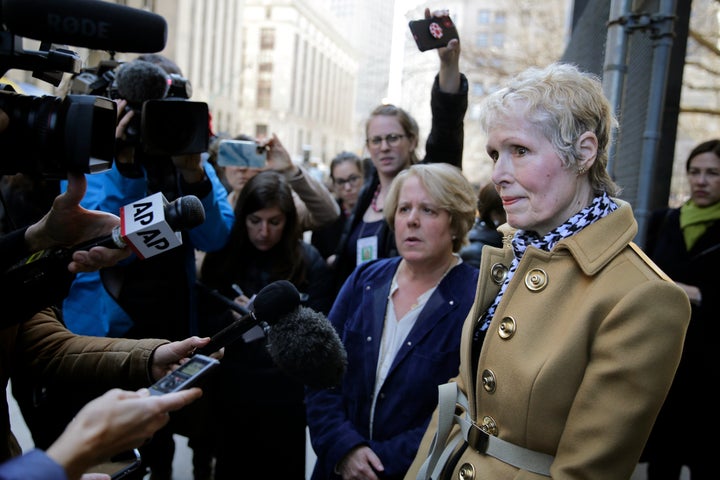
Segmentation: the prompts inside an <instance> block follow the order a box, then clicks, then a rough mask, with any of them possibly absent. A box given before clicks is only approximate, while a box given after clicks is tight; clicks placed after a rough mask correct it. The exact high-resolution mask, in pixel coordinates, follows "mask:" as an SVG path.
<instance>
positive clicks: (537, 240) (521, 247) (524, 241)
mask: <svg viewBox="0 0 720 480" xmlns="http://www.w3.org/2000/svg"><path fill="white" fill-rule="evenodd" d="M617 208H618V206H617V204H616V203H615V202H613V201H612V199H611V198H610V197H609V196H608V195H607V193H603V194H602V195H600V196H597V197H595V198H594V199H593V201H592V203H591V204H590V205H588V206H587V207H585V208H584V209H582V210H580V211H579V212H578V213H577V214H575V215H574V216H572V217H571V218H570V219H569V220H568V221H566V222H565V223H563V224H562V225H560V226H559V227H557V228H556V229H555V230H553V231H551V232H549V233H548V234H547V235H545V236H544V237H542V238H541V237H539V236H538V235H537V234H536V233H535V232H532V231H526V230H518V231H517V232H515V235H514V236H513V239H512V241H511V242H512V247H513V254H514V256H515V258H513V261H512V264H511V265H510V270H508V274H507V276H506V277H505V281H504V282H503V284H502V287H500V292H498V294H497V296H496V297H495V301H494V302H493V303H492V305H490V308H488V309H487V311H486V312H485V314H484V315H483V320H484V321H483V320H481V321H479V322H478V325H479V326H480V328H479V329H476V338H477V336H478V335H479V332H481V331H482V332H484V331H485V330H487V328H488V326H490V321H491V320H492V318H493V315H494V314H495V309H496V308H497V306H498V304H499V303H500V299H501V298H502V296H503V293H505V290H506V289H507V286H508V284H509V283H510V280H511V279H512V277H513V274H514V273H515V270H517V267H518V264H519V263H520V259H522V256H523V255H524V254H525V250H527V248H528V247H530V246H532V247H535V248H538V249H540V250H545V251H546V252H549V251H550V250H552V249H553V248H554V247H555V245H557V243H558V242H559V241H560V240H562V239H563V238H568V237H570V236H572V235H575V234H576V233H577V232H579V231H580V230H582V229H583V228H585V227H587V226H588V225H590V224H592V223H595V222H596V221H598V220H599V219H601V218H602V217H605V216H607V215H608V214H609V213H610V212H613V211H615V210H617Z"/></svg>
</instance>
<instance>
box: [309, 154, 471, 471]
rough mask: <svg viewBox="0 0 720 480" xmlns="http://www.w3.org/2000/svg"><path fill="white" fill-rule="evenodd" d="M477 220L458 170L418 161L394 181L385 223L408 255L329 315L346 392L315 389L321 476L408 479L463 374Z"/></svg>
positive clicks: (362, 271)
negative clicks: (466, 247) (441, 399)
mask: <svg viewBox="0 0 720 480" xmlns="http://www.w3.org/2000/svg"><path fill="white" fill-rule="evenodd" d="M474 219H475V191H474V190H473V187H472V185H471V184H470V183H469V182H468V181H467V179H466V178H465V177H464V176H463V174H462V173H461V171H460V170H459V169H458V168H457V167H454V166H451V165H448V164H445V163H435V164H417V165H413V166H411V167H409V168H407V169H405V170H403V171H402V172H400V173H399V174H398V176H397V177H396V178H395V180H394V181H393V183H392V185H391V186H390V190H389V192H388V195H387V197H386V199H385V220H386V221H387V223H388V225H389V226H390V228H391V230H392V231H393V232H394V236H395V238H394V239H395V243H396V245H397V247H398V250H399V252H400V255H399V256H396V257H391V258H383V259H377V260H371V261H368V262H364V263H362V264H361V265H359V266H358V267H357V268H356V269H355V271H354V272H353V273H352V274H351V275H350V277H348V279H347V280H346V281H345V283H344V284H343V286H342V288H341V289H340V293H339V295H338V297H337V298H336V300H335V303H334V304H333V307H332V309H331V310H330V313H329V316H328V319H329V320H330V322H331V323H332V325H333V326H334V327H335V329H336V330H337V332H338V334H339V336H340V338H341V340H342V342H343V345H344V346H345V349H346V351H347V359H348V363H347V370H346V373H345V376H344V377H343V380H342V383H341V385H340V386H339V387H337V388H331V389H314V388H310V387H306V395H305V402H306V411H307V422H308V427H309V429H310V440H311V443H312V447H313V449H314V451H315V454H316V455H317V462H316V464H315V469H314V471H313V474H312V479H313V480H320V479H323V480H325V479H339V478H366V479H369V480H374V479H378V478H383V479H401V478H403V476H404V474H405V472H406V471H407V469H408V468H409V466H410V463H411V462H412V460H413V458H414V457H415V453H416V452H417V449H418V447H419V445H420V440H421V438H422V436H423V433H424V432H425V429H426V428H427V426H428V422H429V421H430V417H431V415H432V412H433V410H434V409H435V406H436V405H437V401H438V385H440V384H443V383H446V382H447V381H448V380H449V379H450V378H451V377H453V376H455V375H457V373H458V368H459V362H460V355H459V352H460V350H459V349H460V335H461V330H462V325H463V322H464V321H465V318H466V316H467V314H468V313H469V311H470V307H471V306H472V299H473V297H474V295H475V288H476V284H477V280H478V269H477V267H475V266H473V265H471V264H469V263H466V262H463V261H462V259H461V258H460V256H459V255H458V253H457V252H458V251H459V250H460V248H461V247H462V246H463V244H465V243H466V241H467V240H466V235H467V232H468V230H469V229H470V228H471V227H472V225H473V223H474Z"/></svg>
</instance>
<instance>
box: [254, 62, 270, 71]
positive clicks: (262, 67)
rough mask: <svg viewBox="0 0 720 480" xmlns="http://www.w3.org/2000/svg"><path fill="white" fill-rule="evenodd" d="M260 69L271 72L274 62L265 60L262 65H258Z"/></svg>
mask: <svg viewBox="0 0 720 480" xmlns="http://www.w3.org/2000/svg"><path fill="white" fill-rule="evenodd" d="M258 70H259V71H260V72H268V73H271V72H272V71H273V64H272V62H263V63H261V64H260V65H258Z"/></svg>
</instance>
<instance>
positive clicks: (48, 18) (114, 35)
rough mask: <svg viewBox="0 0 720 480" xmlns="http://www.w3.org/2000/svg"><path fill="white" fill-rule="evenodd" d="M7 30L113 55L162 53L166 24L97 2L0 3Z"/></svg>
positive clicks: (5, 0) (144, 14) (34, 0)
mask: <svg viewBox="0 0 720 480" xmlns="http://www.w3.org/2000/svg"><path fill="white" fill-rule="evenodd" d="M0 10H1V11H2V21H3V24H4V25H5V27H6V28H7V30H8V31H10V32H12V33H13V34H14V35H19V36H21V37H27V38H33V39H35V40H40V41H45V42H50V43H56V44H65V45H73V46H76V47H85V48H89V49H92V50H107V51H112V52H135V53H155V52H159V51H161V50H163V49H164V48H165V43H166V41H167V30H168V27H167V22H166V21H165V19H164V18H163V17H162V16H160V15H158V14H156V13H152V12H146V11H144V10H140V9H138V8H132V7H128V6H126V5H119V4H115V3H111V2H105V1H100V0H72V1H70V0H2V6H1V7H0Z"/></svg>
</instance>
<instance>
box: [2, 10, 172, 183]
mask: <svg viewBox="0 0 720 480" xmlns="http://www.w3.org/2000/svg"><path fill="white" fill-rule="evenodd" d="M22 37H26V38H31V39H34V40H39V41H40V48H39V50H38V51H27V50H24V49H23V45H22ZM166 39H167V22H166V21H165V19H164V18H163V17H161V16H160V15H157V14H155V13H151V12H146V11H143V10H139V9H136V8H131V7H127V6H125V5H119V4H114V3H109V2H105V1H102V0H73V1H64V0H0V75H5V73H7V71H8V70H10V69H20V70H27V71H32V72H33V77H35V78H38V79H40V80H43V81H46V82H48V83H50V84H52V85H54V86H58V85H59V84H60V81H61V80H62V77H63V74H64V73H77V72H79V71H80V66H81V65H82V61H81V59H80V57H79V56H78V55H77V53H75V52H73V51H72V50H68V49H66V48H64V47H65V46H66V45H73V46H77V47H84V48H88V49H93V50H106V51H109V52H112V53H113V54H114V53H115V52H134V53H152V52H158V51H160V50H162V49H163V48H165V42H166ZM0 109H2V110H3V111H4V112H5V113H6V114H7V115H8V117H9V118H10V122H9V125H8V127H7V128H6V129H5V131H4V132H2V133H0V149H2V151H3V157H5V158H3V160H2V163H0V174H15V173H26V174H35V175H40V176H44V177H47V178H66V176H67V172H78V173H95V172H98V171H102V170H105V169H107V168H109V167H110V166H111V165H112V160H113V156H114V152H115V125H116V123H117V110H116V105H115V102H113V101H112V100H110V99H109V98H105V97H103V96H95V95H74V94H70V95H68V96H66V97H65V98H59V97H55V96H52V95H45V96H41V97H37V96H28V95H21V94H18V93H16V92H15V91H14V90H13V88H12V87H11V86H9V85H2V86H0ZM9 159H11V160H9Z"/></svg>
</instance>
